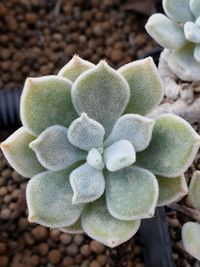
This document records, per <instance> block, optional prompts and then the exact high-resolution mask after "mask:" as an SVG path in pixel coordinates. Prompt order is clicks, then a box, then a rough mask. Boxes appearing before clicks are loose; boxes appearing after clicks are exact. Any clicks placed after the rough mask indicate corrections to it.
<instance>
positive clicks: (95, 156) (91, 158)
mask: <svg viewBox="0 0 200 267" xmlns="http://www.w3.org/2000/svg"><path fill="white" fill-rule="evenodd" d="M87 163H88V164H89V165H90V166H92V167H93V168H95V169H98V170H102V169H103V168H104V167H105V165H104V162H103V158H102V155H101V153H100V152H99V150H98V149H96V148H92V149H91V150H90V151H89V153H88V155H87Z"/></svg>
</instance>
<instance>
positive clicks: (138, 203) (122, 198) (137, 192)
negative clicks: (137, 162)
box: [105, 166, 158, 220]
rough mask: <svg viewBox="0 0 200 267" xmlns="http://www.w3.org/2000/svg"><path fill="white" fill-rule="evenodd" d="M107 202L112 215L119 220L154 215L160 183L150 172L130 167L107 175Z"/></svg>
mask: <svg viewBox="0 0 200 267" xmlns="http://www.w3.org/2000/svg"><path fill="white" fill-rule="evenodd" d="M105 177H106V202H107V207H108V210H109V212H110V214H111V215H112V216H113V217H115V218H117V219H119V220H137V219H143V218H149V217H152V216H153V215H154V210H155V207H156V204H157V200H158V182H157V180H156V177H155V176H154V175H153V174H152V173H151V172H149V171H147V170H145V169H142V168H138V167H133V166H132V167H128V168H125V169H123V170H120V171H118V172H115V173H111V172H107V173H106V175H105Z"/></svg>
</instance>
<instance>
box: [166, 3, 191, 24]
mask: <svg viewBox="0 0 200 267" xmlns="http://www.w3.org/2000/svg"><path fill="white" fill-rule="evenodd" d="M163 9H164V11H165V13H166V14H167V16H168V17H170V18H171V19H173V20H175V21H178V22H186V21H192V20H193V19H194V18H193V15H192V12H191V11H190V0H163Z"/></svg>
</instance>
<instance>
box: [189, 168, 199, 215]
mask: <svg viewBox="0 0 200 267" xmlns="http://www.w3.org/2000/svg"><path fill="white" fill-rule="evenodd" d="M189 199H190V202H191V204H192V205H193V207H194V208H195V209H197V210H199V211H200V171H195V172H194V174H193V176H192V180H191V182H190V186H189Z"/></svg>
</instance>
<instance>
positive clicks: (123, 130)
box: [104, 114, 154, 152]
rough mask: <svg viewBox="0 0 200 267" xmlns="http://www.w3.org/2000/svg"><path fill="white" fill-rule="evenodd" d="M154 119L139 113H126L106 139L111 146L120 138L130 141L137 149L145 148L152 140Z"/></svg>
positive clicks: (106, 144)
mask: <svg viewBox="0 0 200 267" xmlns="http://www.w3.org/2000/svg"><path fill="white" fill-rule="evenodd" d="M153 126H154V121H153V120H151V119H148V118H145V117H143V116H140V115H137V114H125V115H123V116H121V117H120V118H119V119H118V120H117V122H116V123H115V125H114V127H113V129H112V132H111V134H110V135H109V136H108V138H107V139H106V141H105V143H104V144H105V146H109V145H111V144H113V143H115V142H117V141H119V140H122V139H125V140H128V141H130V142H131V143H132V144H133V146H134V148H135V151H136V152H138V151H142V150H144V149H145V148H146V147H147V146H148V145H149V142H150V140H151V136H152V131H153Z"/></svg>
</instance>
